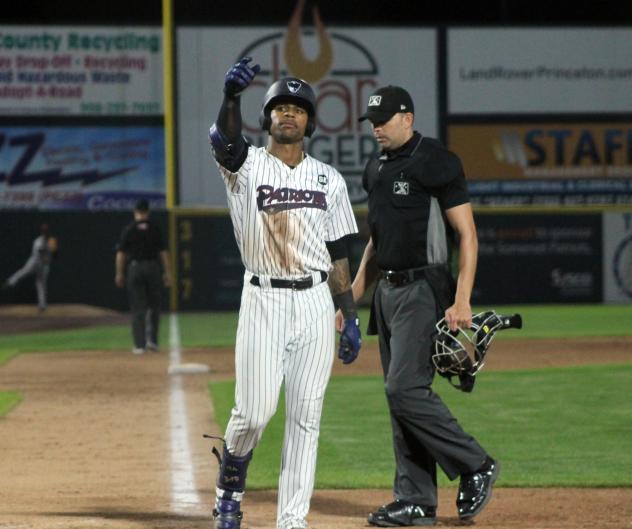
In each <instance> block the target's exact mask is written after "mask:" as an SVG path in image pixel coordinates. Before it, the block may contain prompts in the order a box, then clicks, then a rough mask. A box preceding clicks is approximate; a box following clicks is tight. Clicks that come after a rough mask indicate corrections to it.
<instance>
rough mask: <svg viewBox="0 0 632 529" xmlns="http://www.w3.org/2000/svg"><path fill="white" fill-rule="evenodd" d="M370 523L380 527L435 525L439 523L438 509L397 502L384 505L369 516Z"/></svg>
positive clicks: (407, 502) (401, 501)
mask: <svg viewBox="0 0 632 529" xmlns="http://www.w3.org/2000/svg"><path fill="white" fill-rule="evenodd" d="M369 523H370V524H371V525H377V526H378V527H407V526H411V525H435V524H436V523H437V509H436V508H435V507H425V506H423V505H415V504H414V503H410V502H409V501H403V500H395V501H394V502H393V503H389V504H388V505H382V507H380V508H379V509H378V510H377V511H375V512H372V513H371V514H369Z"/></svg>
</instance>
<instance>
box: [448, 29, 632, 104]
mask: <svg viewBox="0 0 632 529" xmlns="http://www.w3.org/2000/svg"><path fill="white" fill-rule="evenodd" d="M448 111H449V112H450V113H451V114H486V113H489V114H495V113H504V114H517V113H550V112H553V113H567V112H568V113H599V112H632V29H630V28H546V29H535V28H508V29H496V28H479V29H450V30H449V31H448Z"/></svg>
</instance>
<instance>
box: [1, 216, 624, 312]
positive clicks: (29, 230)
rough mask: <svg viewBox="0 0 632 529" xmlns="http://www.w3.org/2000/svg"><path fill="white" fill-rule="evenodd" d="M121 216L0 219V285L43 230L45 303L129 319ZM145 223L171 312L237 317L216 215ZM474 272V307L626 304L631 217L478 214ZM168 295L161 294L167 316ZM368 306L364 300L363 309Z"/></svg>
mask: <svg viewBox="0 0 632 529" xmlns="http://www.w3.org/2000/svg"><path fill="white" fill-rule="evenodd" d="M365 211H366V210H359V211H357V212H356V216H357V219H358V225H359V229H360V233H359V234H358V236H356V237H354V238H353V239H352V242H351V245H350V256H351V269H352V272H355V270H356V269H357V266H358V264H359V262H360V259H361V258H362V252H363V250H364V245H365V244H366V240H367V238H368V228H367V225H366V212H365ZM131 218H132V217H131V214H130V213H125V212H114V211H111V212H79V211H76V212H62V211H50V212H45V211H37V212H32V211H9V212H7V211H3V212H0V235H1V237H0V240H1V241H2V259H1V260H0V279H2V280H4V279H6V278H7V277H8V276H9V275H10V274H11V273H13V272H14V271H15V270H17V269H18V268H19V267H21V266H22V265H23V264H24V262H25V261H26V259H27V258H28V256H29V255H30V251H31V244H32V241H33V239H34V238H35V237H36V236H37V234H38V230H39V226H40V224H41V223H42V222H46V223H48V224H49V226H50V229H51V232H52V233H53V234H54V235H55V236H56V237H57V239H58V241H59V252H58V255H57V257H56V258H55V260H54V261H53V263H52V266H51V273H50V281H49V291H50V302H51V303H82V304H88V305H96V306H102V307H108V308H112V309H116V310H127V298H126V294H125V292H124V291H123V290H121V289H118V288H116V287H115V286H114V254H115V251H116V244H117V242H118V239H119V236H120V233H121V230H122V229H123V227H124V226H125V225H126V224H127V223H128V222H130V220H131ZM153 218H154V219H155V220H157V221H158V223H159V224H160V225H161V226H162V228H163V230H165V231H164V233H167V230H168V233H169V240H170V244H171V248H173V249H174V250H175V251H173V252H172V253H173V264H174V273H175V274H176V275H177V281H175V283H174V286H175V288H176V290H175V293H174V294H175V295H174V297H175V299H174V302H175V306H176V307H178V308H179V309H180V310H223V309H236V308H237V307H238V306H239V299H240V295H241V286H242V274H243V266H242V264H241V258H240V256H239V251H238V249H237V246H236V244H235V238H234V235H233V229H232V225H231V222H230V218H229V217H228V216H227V215H226V213H225V212H223V211H216V212H212V211H202V210H190V211H186V210H181V211H174V212H172V213H171V214H170V217H169V218H168V217H167V214H166V213H164V212H154V213H153ZM476 222H477V226H478V234H479V244H480V251H479V265H478V274H477V279H476V286H475V289H474V293H473V302H474V303H475V304H504V303H511V304H514V303H516V304H518V303H601V302H604V303H630V302H632V212H630V211H607V212H602V211H594V212H588V213H585V212H579V211H569V212H567V213H564V214H560V213H554V212H545V211H539V212H527V211H523V212H520V213H518V212H515V211H511V212H491V211H490V212H487V211H476ZM168 299H169V296H168V295H167V292H165V308H167V307H168V303H167V300H168ZM364 301H365V302H368V298H367V299H365V300H364ZM11 303H35V287H34V282H33V280H32V279H26V280H24V281H23V282H22V283H21V284H20V285H19V286H18V287H17V288H15V289H13V290H8V291H0V304H11Z"/></svg>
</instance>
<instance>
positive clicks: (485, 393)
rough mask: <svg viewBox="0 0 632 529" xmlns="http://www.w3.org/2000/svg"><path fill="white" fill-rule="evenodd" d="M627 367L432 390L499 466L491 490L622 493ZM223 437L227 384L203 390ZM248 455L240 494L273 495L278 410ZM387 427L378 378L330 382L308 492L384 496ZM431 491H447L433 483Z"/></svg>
mask: <svg viewBox="0 0 632 529" xmlns="http://www.w3.org/2000/svg"><path fill="white" fill-rule="evenodd" d="M630 387H632V365H621V366H616V365H608V366H582V367H572V368H549V369H545V370H519V371H504V372H482V373H481V375H480V376H479V380H478V381H477V385H476V388H475V390H474V392H473V393H471V394H464V393H461V392H459V391H457V390H455V389H453V388H452V387H450V386H449V385H448V384H447V382H446V381H444V380H443V379H437V381H436V382H435V389H436V391H437V392H438V393H439V394H440V395H441V396H442V398H443V399H444V401H445V402H446V404H447V405H448V407H449V408H450V410H451V411H452V413H453V414H454V415H455V417H456V418H457V419H458V420H459V422H460V423H461V425H462V426H463V428H464V429H465V430H466V431H467V432H469V433H471V434H472V435H474V436H475V437H476V438H477V440H478V441H479V442H480V443H481V444H482V445H483V446H484V447H485V448H486V449H487V450H488V451H489V452H490V453H491V454H492V455H493V456H494V457H497V458H498V459H499V460H500V461H501V462H502V464H503V471H502V474H501V476H500V479H499V485H501V486H512V487H550V486H564V487H614V486H621V487H630V486H632V475H630V473H629V472H627V471H625V470H623V469H627V468H632V451H630V450H629V445H630V439H632V405H631V404H630V401H629V388H630ZM209 388H210V391H211V395H212V398H213V402H214V405H215V411H216V414H217V420H218V422H219V424H220V426H221V427H225V425H226V423H227V420H228V417H229V414H230V408H231V406H232V404H233V392H234V389H233V382H219V383H213V384H211V385H210V386H209ZM279 410H280V411H279V412H278V413H277V414H276V416H275V417H274V418H273V419H272V421H271V422H270V424H269V425H268V427H267V428H266V431H265V433H264V435H263V438H262V441H261V443H260V444H259V446H258V447H257V449H256V450H255V457H254V459H253V462H252V464H251V470H250V473H249V478H248V480H249V481H248V486H249V488H274V487H276V481H277V479H278V467H279V457H280V447H281V440H282V435H283V423H282V421H283V417H282V415H283V413H282V410H283V401H282V400H281V403H280V405H279ZM393 471H394V463H393V452H392V443H391V434H390V422H389V418H388V413H387V406H386V400H385V397H384V391H383V383H382V379H381V377H375V376H369V377H334V378H332V380H331V382H330V385H329V388H328V390H327V396H326V400H325V406H324V411H323V418H322V423H321V437H320V445H319V461H318V469H317V477H316V480H317V487H319V488H376V487H377V488H390V487H391V486H392V480H393ZM439 482H440V485H447V484H449V483H450V482H449V481H448V480H447V478H446V477H445V476H444V475H443V474H442V473H440V480H439Z"/></svg>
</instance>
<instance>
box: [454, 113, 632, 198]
mask: <svg viewBox="0 0 632 529" xmlns="http://www.w3.org/2000/svg"><path fill="white" fill-rule="evenodd" d="M448 146H449V148H450V149H451V150H452V151H454V152H455V153H457V154H458V155H459V157H460V158H461V161H462V162H463V166H464V169H465V174H466V176H467V178H468V180H469V182H470V192H471V195H472V200H473V202H474V203H477V204H485V205H526V204H540V205H585V204H594V205H602V204H606V205H609V204H632V123H573V124H569V123H529V124H511V123H493V124H489V123H486V124H460V125H455V124H453V125H449V126H448Z"/></svg>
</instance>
